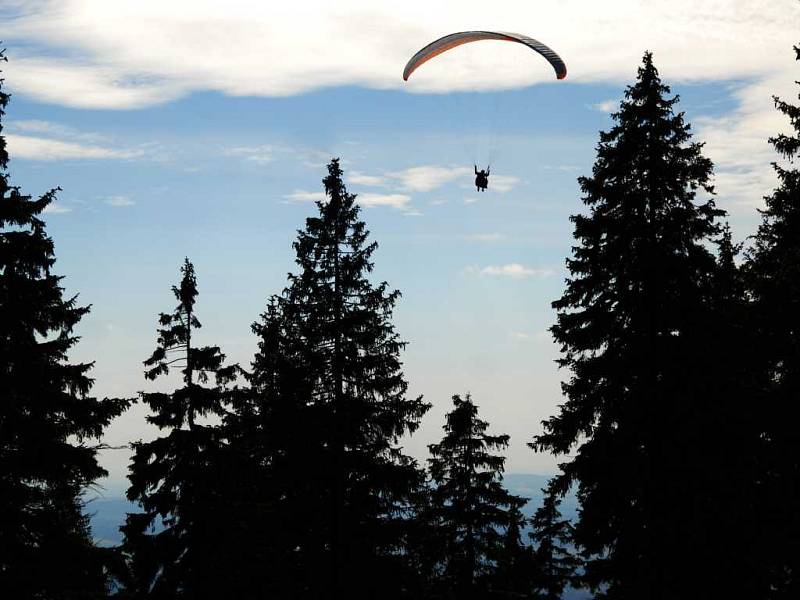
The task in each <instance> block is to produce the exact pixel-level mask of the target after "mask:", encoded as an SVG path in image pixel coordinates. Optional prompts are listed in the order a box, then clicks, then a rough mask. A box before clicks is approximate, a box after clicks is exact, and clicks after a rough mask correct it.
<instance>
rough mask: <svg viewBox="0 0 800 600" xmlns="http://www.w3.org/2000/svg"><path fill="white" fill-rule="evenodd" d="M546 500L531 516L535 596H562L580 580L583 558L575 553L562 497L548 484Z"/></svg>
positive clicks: (554, 599)
mask: <svg viewBox="0 0 800 600" xmlns="http://www.w3.org/2000/svg"><path fill="white" fill-rule="evenodd" d="M544 491H545V496H544V502H543V503H542V505H541V506H540V507H539V508H538V509H537V510H536V514H534V515H533V519H531V527H532V528H533V531H531V533H530V537H531V540H532V541H533V544H534V547H535V550H534V559H533V560H534V565H535V567H534V588H535V590H536V598H540V599H541V600H560V598H561V597H562V595H563V594H564V590H565V589H566V588H567V587H568V586H570V585H571V584H573V583H574V582H576V581H577V579H578V568H579V567H580V561H579V560H578V558H577V557H576V556H575V555H574V554H573V553H572V551H571V549H570V548H569V544H570V543H571V542H572V524H571V523H570V522H569V520H568V519H564V518H563V517H562V516H561V512H560V511H559V509H558V506H559V504H560V503H561V498H560V497H559V496H558V495H557V494H556V493H555V491H554V490H553V489H552V488H551V487H550V486H548V487H547V488H545V490H544Z"/></svg>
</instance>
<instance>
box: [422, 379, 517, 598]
mask: <svg viewBox="0 0 800 600" xmlns="http://www.w3.org/2000/svg"><path fill="white" fill-rule="evenodd" d="M453 405H454V408H453V410H452V411H450V412H449V413H448V414H447V422H446V423H445V425H444V430H445V436H444V437H443V438H442V441H441V442H439V443H438V444H431V445H430V446H428V449H429V450H430V453H431V458H430V459H428V471H429V473H430V476H431V479H432V481H433V484H434V488H433V491H432V497H433V508H434V510H435V511H436V513H435V514H436V516H437V519H436V527H437V528H439V529H440V531H441V535H442V536H444V540H445V545H444V556H442V557H441V559H440V560H441V561H442V565H441V577H440V579H439V584H440V590H441V592H440V593H441V594H442V595H443V596H444V597H447V598H480V597H483V596H485V595H486V594H487V593H488V590H489V587H490V585H491V584H492V583H496V582H493V581H492V576H493V575H494V573H495V571H496V568H497V559H498V556H499V555H501V554H502V550H503V534H502V531H503V529H504V528H506V527H507V526H508V525H509V522H510V518H511V517H513V516H515V509H518V508H519V506H520V503H521V502H522V499H521V498H519V497H517V496H514V495H512V494H510V493H509V492H508V491H507V490H506V489H505V488H504V487H503V484H502V472H503V465H504V463H505V457H503V456H500V455H497V454H494V452H495V451H497V450H502V449H503V448H505V447H506V446H508V440H509V437H508V436H507V435H489V434H488V433H486V430H487V428H488V426H489V424H488V423H487V422H486V421H482V420H480V419H479V418H478V407H477V406H476V405H475V403H474V402H472V399H471V397H470V396H469V394H467V395H466V396H465V397H464V398H463V399H462V398H461V396H459V395H455V396H453Z"/></svg>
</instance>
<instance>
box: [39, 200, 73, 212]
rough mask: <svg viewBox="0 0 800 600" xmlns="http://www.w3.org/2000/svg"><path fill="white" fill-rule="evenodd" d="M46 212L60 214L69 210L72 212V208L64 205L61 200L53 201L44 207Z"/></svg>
mask: <svg viewBox="0 0 800 600" xmlns="http://www.w3.org/2000/svg"><path fill="white" fill-rule="evenodd" d="M44 212H45V213H47V214H51V215H60V214H64V213H68V212H72V209H71V208H70V207H69V206H64V205H63V204H61V203H60V202H51V203H50V204H48V205H47V206H45V208H44Z"/></svg>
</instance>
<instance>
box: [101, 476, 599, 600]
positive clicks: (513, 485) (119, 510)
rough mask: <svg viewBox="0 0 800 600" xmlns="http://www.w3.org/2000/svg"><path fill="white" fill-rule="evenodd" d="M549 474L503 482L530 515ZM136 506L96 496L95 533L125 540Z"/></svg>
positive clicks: (571, 508) (571, 500) (575, 597)
mask: <svg viewBox="0 0 800 600" xmlns="http://www.w3.org/2000/svg"><path fill="white" fill-rule="evenodd" d="M548 479H549V476H547V475H529V474H523V473H508V474H506V475H505V478H504V482H505V485H506V487H507V488H508V489H509V491H511V492H512V493H513V494H516V495H518V496H524V497H525V498H530V500H529V501H528V503H527V504H526V505H525V507H524V508H523V509H522V510H523V512H524V513H525V515H526V516H528V517H530V516H531V515H533V513H534V512H535V511H536V509H537V508H538V507H539V506H540V505H541V503H542V497H543V494H542V488H543V487H544V486H545V485H547V481H548ZM577 509H578V505H577V501H576V499H575V496H574V495H572V494H570V495H568V496H567V497H566V498H564V501H563V503H562V505H561V512H562V513H563V514H564V516H565V517H568V518H570V519H574V518H575V516H576V515H577ZM136 510H137V506H136V505H135V504H133V503H131V502H128V501H127V500H126V499H125V498H124V497H121V496H107V497H97V498H94V499H93V500H91V501H90V502H89V503H88V506H87V511H88V512H89V513H90V514H91V516H92V533H93V534H94V537H95V540H97V542H98V543H99V544H100V545H102V546H116V545H117V544H119V543H120V542H121V541H122V535H121V534H120V531H119V527H120V525H122V524H123V523H124V522H125V515H126V513H129V512H136ZM589 597H590V596H589V595H588V594H587V593H586V592H582V591H572V592H570V593H567V594H565V596H564V600H582V599H584V598H589Z"/></svg>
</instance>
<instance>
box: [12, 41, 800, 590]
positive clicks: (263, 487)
mask: <svg viewBox="0 0 800 600" xmlns="http://www.w3.org/2000/svg"><path fill="white" fill-rule="evenodd" d="M794 50H795V52H796V53H797V59H798V60H800V47H795V48H794ZM0 56H2V53H0ZM798 85H800V82H798ZM799 97H800V96H799ZM8 101H9V96H8V94H7V93H5V92H4V91H3V90H2V87H0V516H1V518H0V596H2V597H3V598H9V599H28V598H30V599H34V598H38V599H48V600H49V599H53V600H60V599H64V600H67V599H69V600H72V599H100V598H116V599H119V600H140V599H141V600H144V599H154V600H155V599H159V600H166V599H209V600H210V599H223V598H235V599H243V600H245V599H248V600H249V599H254V600H255V599H269V598H275V599H293V600H294V599H298V600H301V599H309V600H312V599H313V600H323V599H326V600H327V599H330V600H340V599H342V600H343V599H348V600H350V599H352V600H362V599H363V600H371V599H381V600H383V599H386V600H391V599H398V600H400V599H405V598H408V599H412V598H413V599H431V600H455V599H459V600H460V599H467V600H469V599H483V598H486V599H509V600H510V599H531V600H538V599H547V600H557V599H560V598H568V597H577V596H574V595H575V594H576V593H581V594H585V595H584V596H582V597H593V598H597V599H603V600H645V599H647V600H679V599H680V600H692V599H697V600H700V599H709V598H726V599H730V598H747V599H764V600H797V599H798V598H800V426H798V423H799V422H800V168H798V167H797V165H796V163H795V161H796V160H797V159H798V158H800V104H793V103H792V102H790V101H788V100H786V99H781V98H777V97H776V98H775V106H776V110H778V111H779V112H780V113H782V114H783V115H785V116H786V117H788V119H789V121H790V123H791V127H792V129H793V131H792V133H791V134H780V135H776V136H775V137H773V138H771V139H770V140H769V142H770V143H771V144H772V146H773V147H774V149H775V152H776V162H775V163H774V164H773V168H774V171H775V175H776V186H775V188H774V190H772V191H770V190H764V193H765V194H768V195H766V196H765V198H764V200H765V208H764V209H763V210H762V211H761V213H760V215H761V224H760V227H759V229H758V231H757V233H756V235H755V236H753V238H752V239H751V240H749V241H748V243H747V244H746V246H743V245H737V244H734V243H733V242H732V235H731V231H730V228H729V227H728V225H727V223H726V214H725V211H723V210H721V209H720V208H719V207H717V205H716V203H715V201H714V189H713V185H712V183H711V181H712V177H713V164H712V162H711V161H710V160H709V159H708V158H707V157H705V156H704V154H703V144H702V140H697V139H695V138H694V137H693V135H692V133H691V130H690V125H689V123H687V122H686V120H685V119H684V115H683V113H682V112H680V111H679V110H678V102H679V98H678V97H677V96H673V95H671V91H670V88H669V86H668V85H667V84H666V83H664V82H663V81H662V80H661V79H660V77H659V74H658V70H657V69H656V66H655V64H654V62H653V56H652V54H650V53H649V52H647V53H645V54H644V58H643V60H642V63H641V65H640V66H639V68H638V73H637V77H636V80H635V81H634V82H633V83H632V84H630V85H629V86H628V87H627V89H626V91H625V94H624V98H623V99H622V100H621V102H620V104H619V108H618V110H617V111H616V112H614V113H613V114H612V120H613V124H612V126H611V128H610V129H609V130H608V131H604V132H601V133H600V137H599V142H598V144H597V147H596V160H595V163H594V167H593V169H592V172H591V174H590V175H586V176H584V177H581V178H579V184H580V189H581V192H582V200H583V203H584V208H583V211H582V212H581V213H580V214H576V215H573V216H572V217H571V221H572V224H573V226H574V243H573V248H572V254H571V256H569V257H567V259H566V261H567V267H568V270H569V277H568V279H567V281H566V282H565V288H564V291H563V294H562V296H561V297H560V298H558V299H556V300H555V301H554V302H553V304H552V307H553V309H554V312H555V319H556V321H555V325H554V326H553V327H552V328H551V333H552V335H553V338H554V340H555V342H556V343H557V344H558V346H559V347H560V352H561V356H560V359H559V361H558V366H559V367H560V368H561V369H562V373H563V375H564V378H565V381H564V383H563V385H562V388H563V396H564V398H563V403H562V404H561V405H560V406H559V408H558V411H557V413H556V414H554V415H552V416H551V417H549V418H548V419H546V420H545V421H544V422H543V423H542V428H541V429H540V430H538V431H531V432H530V438H529V443H528V446H529V447H530V449H531V451H533V452H548V453H552V454H554V455H556V456H557V457H559V459H560V461H561V462H560V465H559V473H558V474H557V475H555V476H554V477H553V478H552V479H551V480H550V481H549V483H548V484H547V485H546V486H545V488H544V490H543V492H544V500H543V502H542V504H541V506H539V507H538V509H537V510H536V511H535V513H534V514H533V515H532V516H531V517H528V516H526V515H525V514H524V513H523V512H522V508H523V506H524V505H525V504H526V502H527V498H522V497H520V496H517V495H514V494H513V493H512V492H511V491H510V490H509V489H508V487H507V486H506V484H505V482H504V479H503V471H504V463H505V457H504V456H503V451H504V449H505V448H506V447H507V445H508V443H509V437H508V436H507V435H505V434H503V433H499V432H493V431H492V430H491V425H490V424H489V423H487V422H486V421H484V420H482V419H481V418H480V414H479V402H480V399H476V400H473V398H472V397H471V396H470V394H469V393H465V390H453V392H454V394H455V395H454V396H453V397H452V408H451V410H450V412H449V413H448V414H447V416H446V420H445V422H444V423H443V424H442V425H443V432H442V437H441V440H440V441H439V442H438V443H435V444H431V445H430V446H429V454H430V458H429V459H428V460H427V462H426V463H423V462H420V461H417V460H416V459H414V458H412V457H411V456H410V455H408V454H407V453H406V452H405V451H404V448H403V441H404V440H405V439H407V438H408V436H410V435H413V434H414V432H415V431H416V430H417V428H418V427H419V424H420V421H421V419H422V417H423V415H424V414H425V413H426V411H427V410H428V409H429V408H430V404H429V403H428V402H427V401H426V400H425V399H424V398H423V397H413V396H411V395H409V393H408V382H407V380H406V379H405V376H404V374H403V371H402V363H401V353H402V352H403V350H404V348H405V347H406V344H407V343H406V341H405V340H403V338H402V337H401V336H400V334H399V333H398V332H397V331H396V330H395V327H394V324H393V311H394V308H395V305H396V303H397V302H398V300H399V299H400V291H398V290H394V289H392V288H391V287H390V285H389V284H388V283H387V282H376V281H374V280H373V279H372V277H371V273H372V270H373V254H374V253H375V250H376V248H377V246H378V244H377V242H376V241H375V240H373V239H372V238H371V236H370V233H369V231H368V230H367V224H366V223H365V222H364V220H363V219H362V215H361V208H360V207H359V204H358V199H357V197H356V195H354V194H352V193H349V192H348V191H347V189H346V186H345V184H344V181H343V178H344V173H343V170H342V167H341V163H340V160H339V159H338V158H333V159H331V161H330V163H329V164H328V165H327V173H326V174H325V177H324V179H323V181H322V183H323V186H324V191H325V199H324V200H320V201H317V202H316V208H315V209H314V210H313V215H312V216H309V217H308V218H307V219H306V221H305V224H304V226H303V228H302V229H300V230H299V231H298V232H297V237H296V239H295V241H294V243H293V250H294V253H295V268H294V271H293V272H292V273H291V274H289V276H288V278H287V281H286V286H285V288H284V289H283V290H281V291H279V292H277V293H275V294H274V295H272V296H271V297H270V298H269V299H268V300H267V302H266V306H265V308H264V311H263V313H262V314H261V315H258V316H256V315H254V318H255V319H256V320H255V322H254V323H253V325H252V333H253V335H254V336H255V337H256V339H257V341H258V350H257V352H256V354H255V356H254V357H253V359H252V361H251V362H250V364H248V365H238V364H230V363H229V362H228V361H227V359H226V356H225V354H224V352H223V349H221V348H220V347H218V346H200V345H198V344H197V342H196V340H197V336H196V335H195V333H196V331H197V329H198V328H200V327H201V322H202V315H203V311H202V308H203V305H202V295H201V294H200V290H201V289H202V287H201V285H200V283H199V274H198V273H196V272H195V268H194V265H193V264H192V262H191V261H190V259H189V258H186V259H185V260H184V262H183V264H182V265H180V267H179V271H178V272H177V274H176V278H177V281H176V282H175V285H174V286H173V287H172V293H173V296H174V301H173V304H174V306H172V307H169V306H167V307H165V309H166V310H167V312H164V313H162V314H160V315H159V316H158V317H157V319H156V323H155V325H156V335H155V338H156V346H155V349H154V351H153V353H152V355H151V356H149V357H142V358H143V367H144V376H145V377H146V378H147V379H149V380H153V381H154V382H156V383H157V384H159V383H160V382H161V381H163V379H162V378H164V377H168V376H170V375H171V374H172V375H173V376H176V377H179V384H178V385H177V386H172V385H168V383H164V384H163V389H165V390H170V391H151V392H147V393H141V394H140V395H139V396H138V397H135V398H104V399H98V398H95V397H93V396H92V395H91V389H92V385H93V380H92V379H91V369H92V364H91V363H75V362H71V361H70V360H69V358H68V353H69V350H70V349H71V348H72V347H73V346H74V345H75V344H76V343H77V342H78V338H77V337H76V336H75V334H74V333H73V330H74V328H75V326H76V325H77V324H78V323H79V321H80V320H81V318H82V317H84V316H85V315H86V314H87V312H88V311H89V308H88V307H85V306H81V304H80V303H79V301H78V298H77V297H66V296H65V294H64V289H63V286H62V278H61V277H60V276H58V275H57V274H55V273H56V268H55V260H56V255H55V246H54V242H53V239H52V238H51V237H49V235H48V233H47V227H46V222H45V220H44V219H43V218H42V213H43V211H44V210H45V208H46V207H47V206H48V205H49V204H50V203H51V202H52V201H53V200H54V199H55V198H56V195H57V193H58V191H59V190H58V188H55V189H53V190H51V191H49V192H47V193H46V194H44V195H43V196H41V197H39V198H33V197H31V196H28V195H25V194H24V193H23V192H22V191H21V190H20V189H19V188H17V187H15V186H14V185H13V184H12V182H11V181H10V175H9V170H8V162H9V156H8V153H7V150H6V141H5V138H4V137H3V135H2V117H3V115H4V113H5V107H6V105H7V103H8ZM178 251H179V250H178ZM176 266H177V265H176ZM167 285H169V282H164V287H165V289H166V287H167ZM464 385H465V386H466V387H468V386H469V382H468V381H465V382H464ZM530 402H531V403H534V402H536V399H535V398H531V399H530ZM134 403H141V404H143V405H145V406H146V407H147V409H148V415H149V416H148V417H147V421H148V422H149V424H150V425H152V426H153V427H154V428H156V429H157V431H158V434H157V436H156V437H155V438H154V439H152V440H151V441H148V442H143V441H132V443H131V446H130V449H131V451H132V456H131V462H130V465H129V487H128V490H127V498H128V500H129V501H130V502H131V503H132V506H133V507H135V510H132V511H131V512H130V513H129V514H127V517H126V519H125V522H124V523H123V524H122V526H121V533H122V542H121V543H120V544H119V545H118V546H114V547H108V546H103V545H100V544H99V543H98V542H97V541H96V540H94V539H93V534H92V530H91V525H90V518H89V508H88V507H87V506H86V504H85V501H84V498H85V491H86V490H87V489H88V488H90V487H91V486H92V485H94V484H95V483H96V482H97V481H98V480H99V479H100V478H102V477H103V476H104V475H105V474H106V473H105V471H104V470H103V469H102V468H101V466H100V465H99V463H98V453H99V452H100V451H102V450H103V445H102V443H101V439H102V436H103V432H104V430H105V429H106V428H107V427H108V426H109V424H110V423H111V421H112V420H113V419H114V418H116V417H117V416H119V415H120V414H122V413H123V412H124V411H125V410H127V409H128V408H129V407H130V406H131V405H132V404H134ZM573 492H574V493H575V494H576V497H577V501H578V504H579V510H578V513H577V515H576V516H575V518H574V519H569V518H566V517H565V516H562V514H561V512H560V506H561V502H562V500H563V498H564V497H565V496H567V495H568V494H570V493H573ZM578 590H582V591H581V592H578Z"/></svg>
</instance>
